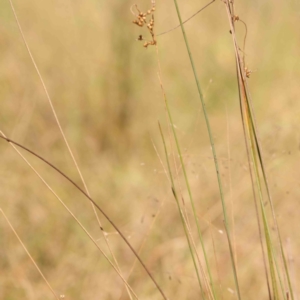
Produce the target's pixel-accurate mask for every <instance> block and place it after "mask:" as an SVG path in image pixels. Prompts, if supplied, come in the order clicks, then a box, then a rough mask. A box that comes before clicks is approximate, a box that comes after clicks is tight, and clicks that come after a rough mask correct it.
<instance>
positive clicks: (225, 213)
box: [174, 0, 241, 299]
mask: <svg viewBox="0 0 300 300" xmlns="http://www.w3.org/2000/svg"><path fill="white" fill-rule="evenodd" d="M174 4H175V7H176V11H177V15H178V19H179V22H180V25H181V30H182V34H183V37H184V42H185V45H186V48H187V52H188V55H189V58H190V63H191V66H192V69H193V73H194V77H195V81H196V85H197V90H198V95H199V98H200V101H201V104H202V109H203V114H204V118H205V123H206V127H207V131H208V135H209V139H210V144H211V149H212V154H213V158H214V163H215V169H216V174H217V179H218V186H219V193H220V198H221V202H222V209H223V216H224V224H225V229H226V232H227V237H228V246H229V251H230V260H231V264H232V269H233V274H234V281H235V287H236V290H237V295H238V299H241V295H240V288H239V283H238V276H237V270H236V265H235V261H234V254H233V249H232V243H231V236H230V230H229V225H228V216H227V210H226V205H225V200H224V193H223V188H222V181H221V176H220V169H219V163H218V160H217V154H216V149H215V144H214V139H213V135H212V130H211V126H210V121H209V118H208V114H207V111H206V107H205V102H204V97H203V94H202V91H201V86H200V82H199V79H198V75H197V71H196V67H195V63H194V59H193V56H192V52H191V49H190V46H189V42H188V38H187V36H186V33H185V29H184V26H183V22H182V18H181V14H180V10H179V6H178V2H177V0H174Z"/></svg>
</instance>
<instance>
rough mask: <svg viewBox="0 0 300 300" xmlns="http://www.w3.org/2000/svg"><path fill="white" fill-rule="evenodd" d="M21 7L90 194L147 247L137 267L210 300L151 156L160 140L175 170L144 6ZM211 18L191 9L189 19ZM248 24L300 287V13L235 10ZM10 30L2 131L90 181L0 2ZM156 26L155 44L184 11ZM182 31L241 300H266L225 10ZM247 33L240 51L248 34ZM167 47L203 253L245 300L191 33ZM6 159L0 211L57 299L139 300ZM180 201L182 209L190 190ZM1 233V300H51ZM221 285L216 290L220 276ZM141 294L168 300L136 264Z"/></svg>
mask: <svg viewBox="0 0 300 300" xmlns="http://www.w3.org/2000/svg"><path fill="white" fill-rule="evenodd" d="M14 4H15V7H16V11H17V14H18V16H19V18H20V22H21V24H22V28H23V30H24V33H25V36H26V38H27V40H28V43H29V45H30V47H31V50H32V53H33V55H34V57H35V60H36V62H37V65H38V67H39V69H40V71H41V74H42V76H43V78H44V80H45V83H46V85H47V87H48V90H49V93H50V95H51V97H52V100H53V102H54V106H55V108H56V110H57V113H58V117H59V119H60V121H61V124H62V127H63V129H64V131H65V134H66V136H67V138H68V140H69V142H70V145H71V148H72V149H73V151H74V153H75V155H76V158H77V159H78V162H79V166H80V168H81V170H82V172H83V175H84V177H85V179H86V181H87V184H88V187H89V189H90V192H91V195H92V196H93V198H94V199H96V201H97V203H99V204H100V205H101V206H102V207H103V208H104V209H105V210H106V211H107V212H108V213H109V215H110V216H111V218H112V219H113V220H115V221H116V223H117V224H118V225H119V226H120V229H121V230H122V231H123V232H124V233H125V234H126V236H128V237H129V238H130V241H131V242H132V244H133V246H134V247H135V248H137V249H138V248H139V247H140V245H141V244H142V242H143V240H144V239H145V238H146V245H145V247H144V248H143V251H142V252H141V256H142V257H143V259H144V260H145V262H146V264H147V265H148V266H149V268H150V270H151V271H152V272H153V274H154V275H155V277H156V278H157V279H158V281H159V282H160V284H161V286H162V288H163V290H164V291H165V292H166V294H167V295H168V297H169V298H170V299H198V298H199V287H198V285H197V280H196V276H195V273H194V270H193V267H192V264H191V259H190V257H189V253H188V249H187V245H186V241H185V236H184V233H183V230H182V225H181V223H180V218H179V216H178V212H177V210H176V206H175V202H174V200H173V197H172V194H171V191H170V186H169V183H168V180H167V178H166V176H165V174H164V171H163V168H162V166H161V164H160V162H159V159H158V158H157V155H156V153H155V150H154V148H153V145H152V140H153V142H154V144H155V145H156V147H157V149H158V151H159V154H160V155H161V156H162V159H163V161H165V159H164V156H163V148H162V142H161V139H160V135H159V131H158V126H157V122H158V120H159V121H160V122H162V124H163V125H164V130H165V133H167V130H166V126H165V125H166V120H165V109H164V102H163V97H162V94H161V90H160V86H159V80H158V76H157V72H158V67H157V63H156V54H155V49H154V48H153V47H149V48H148V49H147V50H146V49H144V48H143V47H142V44H141V43H140V42H138V41H136V39H137V37H138V35H139V34H143V35H145V36H147V32H146V29H140V28H138V27H137V26H135V25H133V24H132V21H133V19H134V16H133V15H132V14H131V12H130V7H131V5H133V4H134V2H132V1H127V0H123V1H102V0H98V1H95V0H90V1H77V0H73V1H71V0H68V1H63V2H62V1H57V0H54V1H50V2H44V1H41V2H39V1H33V0H28V1H20V0H15V1H14ZM205 4H206V1H202V0H201V1H190V0H185V1H180V7H181V9H182V15H183V16H184V19H186V18H188V17H189V16H190V15H192V14H193V13H195V12H196V11H197V10H198V9H200V8H201V7H202V6H203V5H205ZM138 5H139V7H140V8H141V9H142V10H146V9H148V8H150V0H149V1H146V0H143V1H138ZM236 12H237V14H238V15H239V16H240V18H241V19H242V20H243V21H244V22H246V24H247V26H248V37H247V44H246V50H245V53H246V61H247V66H248V67H249V68H250V69H252V70H254V71H255V72H254V73H253V74H252V76H251V78H250V79H249V85H250V89H251V92H252V97H253V105H254V109H255V113H256V117H257V124H258V128H259V135H260V140H261V143H262V147H263V153H264V158H265V163H266V169H267V173H268V175H269V179H270V187H271V192H272V195H273V199H274V203H275V208H276V212H277V215H278V220H279V224H280V227H281V230H282V234H283V238H284V246H285V248H286V251H287V255H288V257H289V263H290V266H291V275H292V280H293V281H294V282H295V283H296V282H299V280H300V276H299V272H298V274H297V272H296V270H299V267H300V263H299V258H298V256H297V253H299V250H300V242H299V238H298V236H299V234H298V227H297V226H298V220H299V213H298V212H299V208H300V204H299V197H300V192H299V191H300V189H299V185H300V180H299V178H300V163H299V158H300V157H299V153H300V152H299V150H300V133H299V132H300V125H299V117H300V104H299V103H300V102H299V78H300V59H299V49H300V32H299V29H298V28H299V26H298V23H299V17H300V2H299V1H297V0H289V1H280V2H276V4H274V2H272V1H236ZM0 19H1V22H0V53H1V55H0V61H1V64H0V65H1V68H0V98H1V106H0V107H1V109H0V130H2V131H3V132H4V133H5V134H6V135H8V136H9V137H11V138H12V139H15V140H16V141H18V142H20V143H23V144H24V145H26V146H28V147H29V148H31V149H33V150H35V151H37V152H38V153H39V154H41V155H43V156H44V157H46V158H48V159H49V160H50V161H51V162H53V163H54V164H55V165H57V166H58V167H60V168H61V169H62V170H63V171H65V172H66V173H67V174H69V175H70V176H71V177H72V178H74V179H76V181H77V182H80V180H79V178H78V174H77V173H76V170H75V168H74V166H73V163H72V161H71V159H70V157H69V155H68V152H67V149H66V147H65V145H64V143H63V141H62V138H61V135H60V133H59V130H58V127H57V125H56V123H55V120H54V117H53V115H52V113H51V111H50V107H49V104H48V103H47V99H46V96H45V93H44V91H43V89H42V85H41V83H40V81H39V79H38V76H37V74H36V72H35V70H34V67H33V65H32V62H31V61H30V58H29V56H28V53H27V51H26V48H25V46H24V44H23V41H22V38H21V36H20V33H19V31H18V28H17V24H16V22H15V20H14V18H13V14H12V11H11V8H10V5H9V2H8V1H2V2H1V4H0ZM155 21H156V25H155V26H156V33H160V32H163V31H165V30H168V29H170V28H172V27H173V26H175V25H177V24H178V20H177V15H176V12H175V8H174V4H173V1H171V0H167V1H159V0H157V10H156V13H155ZM186 30H187V34H188V37H189V39H190V42H191V47H192V50H193V54H194V56H195V60H196V64H197V69H198V73H199V76H200V81H201V83H202V88H203V92H204V94H205V99H206V103H207V109H208V111H209V116H210V119H211V122H212V128H213V132H214V136H215V140H216V146H217V152H218V158H219V160H220V162H221V167H222V170H221V171H222V177H223V183H224V189H225V196H226V201H227V203H228V205H230V203H231V202H233V204H234V205H233V209H234V216H235V219H234V220H235V234H234V237H235V240H236V251H237V259H238V273H239V277H240V282H241V290H242V294H244V295H245V298H244V299H254V298H257V297H258V296H257V295H260V296H259V299H266V292H267V290H266V284H265V281H264V277H263V272H262V270H263V269H262V261H261V253H260V247H259V243H258V233H257V225H256V219H255V210H254V205H253V200H252V191H251V184H250V177H249V172H248V165H247V160H246V152H245V146H244V139H243V131H242V126H241V119H240V112H239V105H238V94H237V86H236V77H235V62H234V53H233V47H232V41H231V36H230V34H229V25H228V20H227V16H226V11H225V7H224V5H223V3H222V2H221V1H216V2H215V3H214V4H213V5H211V6H210V7H209V8H208V9H206V10H205V11H204V12H203V13H201V14H200V15H198V16H197V17H195V18H194V19H193V20H191V21H190V22H189V23H187V24H186ZM237 31H238V36H239V38H240V41H242V40H243V37H244V33H245V29H244V27H243V25H242V24H241V23H238V24H237ZM157 39H158V46H159V56H160V60H161V67H162V74H163V82H164V87H165V90H166V93H167V96H168V99H169V101H170V105H171V109H172V113H173V117H174V122H175V124H176V129H177V132H178V134H179V136H180V142H181V145H182V147H183V148H184V152H185V161H186V163H187V165H188V173H189V178H190V180H191V183H192V190H193V193H194V196H195V200H196V203H197V210H198V215H199V218H200V221H201V226H202V228H203V232H204V238H205V243H206V245H207V248H208V251H209V253H210V255H209V256H210V260H211V262H212V264H215V259H214V254H213V247H212V238H211V236H213V237H214V243H215V247H216V254H217V258H218V268H217V269H218V273H219V276H220V279H221V286H222V294H223V299H233V298H234V295H233V294H232V293H230V289H234V284H233V278H232V271H231V268H230V262H229V260H228V250H227V243H226V237H225V235H224V234H221V233H220V230H223V222H222V214H221V205H220V200H219V194H218V189H217V181H216V176H215V171H214V165H213V160H212V156H211V152H210V145H209V140H208V136H207V133H206V127H205V124H204V119H203V114H202V110H201V105H200V102H199V100H198V96H197V91H196V86H195V83H194V79H193V74H192V70H191V67H190V64H189V61H188V56H187V52H186V49H185V46H184V43H183V38H182V34H181V31H180V29H177V30H176V31H173V32H171V33H169V34H167V35H163V36H160V37H158V38H157ZM228 145H229V147H230V159H229V156H228V147H227V146H228ZM0 153H1V158H0V162H1V168H0V207H1V208H2V209H3V210H4V211H5V213H6V214H7V215H8V217H9V218H10V220H11V222H12V223H13V224H14V225H15V228H16V230H17V231H18V232H19V234H20V236H21V237H22V239H23V240H24V242H25V244H26V245H27V246H28V248H29V250H30V251H31V253H32V255H33V257H34V258H35V259H36V261H37V263H38V264H39V266H40V267H41V269H42V270H43V272H44V273H45V275H46V277H47V278H48V279H49V281H50V283H51V285H52V286H53V287H54V289H55V290H56V291H57V293H61V294H65V295H66V299H127V298H128V297H127V296H126V293H124V294H123V296H122V297H121V293H122V290H123V285H122V283H121V281H120V279H119V277H118V276H117V275H116V273H115V272H114V271H113V269H112V268H111V267H110V266H109V264H108V263H107V262H106V261H105V259H104V258H103V257H102V255H101V254H100V253H99V252H98V251H97V250H96V248H95V246H94V245H93V244H92V243H91V242H90V241H89V240H88V239H87V237H86V236H85V235H84V234H83V233H82V231H81V229H80V228H79V227H78V225H77V224H76V223H75V222H74V221H73V219H72V218H71V217H70V216H69V215H68V213H67V212H66V211H65V210H64V209H63V208H62V206H61V205H60V204H59V203H58V201H57V200H56V199H55V198H54V197H53V195H52V194H51V193H50V192H49V191H48V190H47V189H46V188H45V187H44V185H43V184H42V183H41V182H40V181H39V179H38V178H37V177H36V176H35V175H34V174H33V172H32V171H31V170H30V169H29V168H28V167H27V166H26V165H25V164H24V162H23V161H22V160H21V159H20V157H18V155H17V154H16V153H15V152H14V151H13V150H12V149H11V147H10V146H9V145H7V144H6V143H4V142H1V143H0ZM25 155H26V157H28V158H29V160H30V161H31V162H32V163H33V165H34V166H35V167H36V168H37V169H38V170H39V171H40V172H41V174H42V175H43V176H44V177H45V178H46V179H47V181H48V182H49V183H50V184H51V186H52V187H53V189H54V190H55V191H56V192H57V193H58V194H59V195H60V196H61V197H62V198H63V200H64V201H66V203H67V205H68V206H69V207H70V208H71V209H72V210H73V211H74V213H75V214H76V215H77V216H78V218H79V219H80V220H81V221H82V222H83V224H84V225H85V226H86V227H87V228H88V230H90V231H91V233H92V235H93V236H94V237H95V238H96V239H98V240H99V244H100V245H101V246H103V247H104V249H105V251H106V250H107V249H106V248H105V246H104V241H103V237H102V235H101V233H100V231H99V228H98V227H97V223H96V220H95V217H94V215H93V213H92V210H91V208H90V204H89V203H88V202H87V201H86V200H85V199H84V198H83V197H82V196H81V195H80V194H79V193H78V192H77V191H76V190H74V188H73V187H71V186H70V185H69V184H68V183H67V182H65V181H63V180H61V177H60V176H59V175H57V174H56V173H55V172H53V171H52V170H50V169H49V168H48V167H45V166H44V165H43V164H42V163H40V162H39V161H37V160H36V159H34V158H33V157H31V156H29V155H27V154H26V153H25ZM182 188H183V196H184V197H185V198H186V191H185V188H184V185H183V184H182ZM186 199H187V198H186ZM229 207H230V206H229ZM230 212H231V209H230ZM101 220H102V219H101ZM154 221H155V222H154ZM209 222H211V225H209ZM103 223H104V225H103V226H104V228H105V230H106V231H107V232H108V233H109V239H110V242H111V244H112V248H113V250H114V253H115V254H116V256H117V258H118V260H119V262H120V265H121V268H122V270H123V273H124V274H127V272H128V271H129V270H130V268H131V266H132V264H133V261H134V257H133V255H132V254H131V253H130V251H129V250H128V249H127V248H126V246H124V243H123V242H122V241H121V239H120V238H119V237H118V236H117V235H116V234H114V230H113V229H112V228H111V227H110V226H109V225H108V224H107V223H106V221H105V220H104V219H103ZM0 224H1V225H0V245H1V248H0V269H1V272H0V287H1V288H0V298H1V299H52V295H51V294H50V293H49V291H48V289H47V288H46V286H45V284H44V282H43V281H42V280H41V278H40V277H39V275H38V274H37V272H36V270H35V269H34V268H33V266H32V264H31V262H30V261H29V259H28V257H27V256H26V254H25V253H24V251H23V249H22V248H21V246H20V245H19V244H18V242H17V241H16V238H15V237H14V236H13V234H12V233H11V231H10V229H9V228H8V226H7V224H6V223H5V221H4V219H3V218H1V220H0ZM150 229H151V230H150ZM213 273H214V277H217V271H216V269H215V268H214V269H213ZM129 283H130V284H131V285H132V286H133V288H134V290H135V291H136V292H137V294H138V295H140V297H141V299H159V295H158V294H157V292H156V291H155V289H154V287H153V285H152V283H151V282H150V281H149V279H148V278H147V276H146V275H145V273H144V272H143V270H142V269H141V268H140V267H139V266H137V267H136V268H135V269H134V271H133V274H132V276H131V278H130V280H129ZM295 289H296V291H297V287H295ZM298 290H299V288H298ZM299 292H300V291H299Z"/></svg>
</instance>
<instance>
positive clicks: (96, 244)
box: [0, 131, 138, 299]
mask: <svg viewBox="0 0 300 300" xmlns="http://www.w3.org/2000/svg"><path fill="white" fill-rule="evenodd" d="M0 133H1V134H2V135H3V136H4V134H3V132H1V131H0ZM0 137H1V136H0ZM10 145H11V146H12V147H13V149H14V150H15V151H16V152H17V153H18V155H19V156H20V157H21V158H22V159H23V160H24V161H25V163H26V164H27V165H28V166H29V168H30V169H31V170H32V171H33V172H34V173H35V174H36V175H37V176H38V177H39V178H40V180H41V181H42V182H43V183H44V184H45V186H46V187H47V188H48V189H49V190H50V192H51V193H52V194H53V195H54V196H55V198H56V199H57V200H58V201H59V202H60V204H61V205H62V206H63V207H64V208H65V209H66V211H67V212H68V213H69V214H70V215H71V217H72V218H73V219H74V220H75V222H76V223H77V224H78V225H79V226H80V228H81V229H82V230H83V231H84V233H85V234H86V235H87V236H88V238H89V239H90V240H91V241H92V242H93V243H94V245H95V246H96V247H97V248H98V250H99V251H100V252H101V253H102V255H103V256H104V257H105V259H106V260H107V261H108V263H109V264H110V265H111V266H112V267H113V269H114V270H115V271H116V273H117V274H118V275H119V277H120V278H121V280H122V281H123V282H124V284H125V285H126V286H127V288H128V291H130V292H131V293H132V294H133V296H134V297H135V298H136V299H138V296H137V295H136V294H135V292H134V291H133V289H132V288H131V287H130V286H129V284H128V283H127V281H126V280H125V278H124V277H123V275H122V274H121V273H120V271H119V269H118V268H117V267H116V266H115V265H114V264H113V263H112V261H111V260H110V259H109V257H108V256H107V255H106V254H105V252H104V251H103V250H102V249H101V247H100V246H99V245H98V243H97V242H96V240H95V239H94V238H93V237H92V236H91V234H90V233H89V232H88V230H87V229H86V228H85V227H84V226H83V224H82V223H81V222H80V221H79V220H78V218H77V217H76V216H75V215H74V213H73V212H72V211H71V210H70V209H69V207H68V206H67V205H66V204H65V202H64V201H63V200H62V199H61V198H60V197H59V196H58V195H57V194H56V193H55V192H54V190H53V189H52V188H51V187H50V185H49V184H48V183H47V182H46V180H45V179H44V178H43V177H42V176H41V175H40V173H39V172H38V171H37V170H36V169H35V168H34V167H33V166H32V164H31V163H30V162H29V161H28V160H27V159H26V158H25V157H24V155H23V154H22V153H21V152H20V151H19V150H18V149H17V148H16V146H15V145H14V144H12V143H10Z"/></svg>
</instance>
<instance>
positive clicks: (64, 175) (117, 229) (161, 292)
mask: <svg viewBox="0 0 300 300" xmlns="http://www.w3.org/2000/svg"><path fill="white" fill-rule="evenodd" d="M0 138H1V139H2V140H5V141H6V142H8V143H12V144H14V145H16V146H18V147H19V148H22V149H24V150H25V151H27V152H29V153H31V154H32V155H34V156H35V157H37V158H38V159H40V160H41V161H43V162H44V163H46V164H47V165H48V166H50V167H51V168H52V169H54V170H55V171H56V172H58V173H59V174H60V175H61V176H63V177H64V178H65V179H66V180H67V181H69V182H70V183H71V184H72V185H73V186H74V187H75V188H76V189H77V190H79V191H80V192H81V193H82V194H83V195H84V196H85V197H86V198H87V199H88V200H89V201H90V202H92V203H93V204H94V205H95V207H96V208H97V209H98V210H99V211H100V212H101V213H102V215H103V216H104V217H105V218H106V219H107V221H108V222H109V223H110V224H111V225H112V226H113V227H114V228H115V230H116V231H117V232H118V233H119V235H120V237H121V238H122V239H123V241H124V242H125V243H126V244H127V246H128V247H129V248H130V250H131V251H132V253H133V254H134V255H135V257H136V258H137V259H138V260H139V262H140V264H141V265H142V267H143V268H144V270H145V272H146V273H147V274H148V276H149V277H150V278H151V280H152V281H153V283H154V285H155V286H156V288H157V289H158V291H159V292H160V294H161V296H162V297H163V298H164V299H166V300H167V297H166V295H165V294H164V292H163V290H162V289H161V287H160V285H159V284H158V283H157V281H156V280H155V279H154V277H153V275H152V274H151V272H150V271H149V269H148V268H147V266H146V265H145V263H144V262H143V261H142V259H141V258H140V256H139V255H138V254H137V252H136V251H135V250H134V248H133V247H132V246H131V244H130V243H129V241H128V240H127V238H126V237H125V236H124V234H123V233H122V232H121V231H120V229H119V228H118V226H117V225H116V224H115V223H114V222H113V221H112V219H111V218H110V217H109V216H108V214H107V213H106V212H105V211H104V210H103V209H102V208H101V207H100V206H99V205H98V204H97V203H96V202H95V201H94V200H93V199H92V198H91V197H90V196H89V195H88V194H87V193H86V192H85V191H84V190H83V189H82V188H80V187H79V186H78V184H76V183H75V181H73V180H72V179H71V178H70V177H69V176H67V175H66V174H65V173H64V172H62V171H61V170H60V169H58V168H57V167H55V166H54V165H53V164H52V163H50V162H49V161H48V160H46V159H45V158H43V157H42V156H40V155H38V154H37V153H35V152H34V151H32V150H30V149H28V148H27V147H25V146H23V145H21V144H19V143H17V142H15V141H13V140H11V139H9V138H7V137H5V136H1V135H0ZM95 243H96V241H95Z"/></svg>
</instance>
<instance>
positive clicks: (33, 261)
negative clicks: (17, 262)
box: [0, 208, 61, 300]
mask: <svg viewBox="0 0 300 300" xmlns="http://www.w3.org/2000/svg"><path fill="white" fill-rule="evenodd" d="M0 212H1V213H2V215H3V217H4V219H5V221H6V222H7V224H8V226H9V227H10V229H11V230H12V232H13V233H14V235H15V237H16V238H17V240H18V241H19V243H20V244H21V246H22V247H23V249H24V251H25V252H26V254H27V255H28V257H29V259H30V260H31V262H32V263H33V265H34V266H35V268H36V269H37V271H38V273H39V274H40V275H41V277H42V278H43V280H44V281H45V283H46V285H47V286H48V288H49V290H50V291H51V293H52V294H53V296H54V297H55V298H56V299H57V300H59V299H61V298H60V297H59V296H58V295H56V293H55V291H54V289H53V288H52V286H51V285H50V283H49V281H48V280H47V278H46V277H45V275H44V274H43V272H42V271H41V269H40V268H39V266H38V265H37V263H36V262H35V260H34V258H33V257H32V255H31V254H30V252H29V251H28V249H27V247H26V246H25V244H24V243H23V241H22V240H21V238H20V236H19V235H18V233H17V231H16V230H15V228H14V226H13V225H12V224H11V222H10V221H9V219H8V217H7V216H6V214H5V213H4V211H3V210H2V209H1V208H0Z"/></svg>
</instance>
